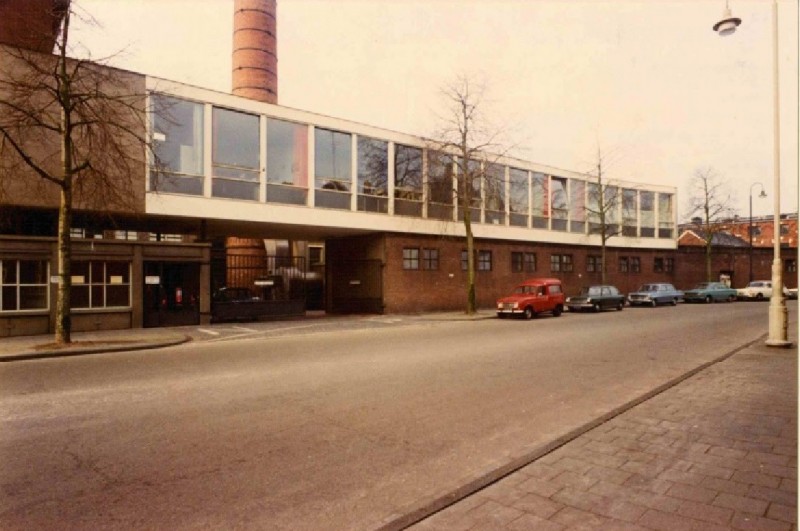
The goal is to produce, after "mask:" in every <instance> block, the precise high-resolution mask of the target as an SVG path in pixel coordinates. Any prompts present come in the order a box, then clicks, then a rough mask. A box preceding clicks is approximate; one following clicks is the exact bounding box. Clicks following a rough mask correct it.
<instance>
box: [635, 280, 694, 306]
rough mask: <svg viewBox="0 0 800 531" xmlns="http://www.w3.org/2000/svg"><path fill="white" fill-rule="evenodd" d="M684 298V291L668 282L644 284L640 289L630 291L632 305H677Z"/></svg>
mask: <svg viewBox="0 0 800 531" xmlns="http://www.w3.org/2000/svg"><path fill="white" fill-rule="evenodd" d="M682 299H683V292H682V291H679V290H677V289H675V286H673V285H672V284H666V283H652V284H643V285H642V286H640V287H639V290H638V291H634V292H632V293H628V304H630V305H631V306H652V307H656V306H657V305H659V304H671V305H673V306H675V305H676V304H678V301H680V300H682Z"/></svg>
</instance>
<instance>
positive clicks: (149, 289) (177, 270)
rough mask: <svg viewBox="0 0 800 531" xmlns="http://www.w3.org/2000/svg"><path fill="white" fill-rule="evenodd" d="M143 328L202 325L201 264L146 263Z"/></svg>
mask: <svg viewBox="0 0 800 531" xmlns="http://www.w3.org/2000/svg"><path fill="white" fill-rule="evenodd" d="M143 317H144V326H145V328H152V327H158V326H185V325H197V324H200V265H199V264H183V263H172V262H145V263H144V315H143Z"/></svg>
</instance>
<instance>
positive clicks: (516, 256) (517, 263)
mask: <svg viewBox="0 0 800 531" xmlns="http://www.w3.org/2000/svg"><path fill="white" fill-rule="evenodd" d="M524 267H525V263H524V258H523V253H517V252H513V251H512V253H511V272H512V273H522V271H523V270H524Z"/></svg>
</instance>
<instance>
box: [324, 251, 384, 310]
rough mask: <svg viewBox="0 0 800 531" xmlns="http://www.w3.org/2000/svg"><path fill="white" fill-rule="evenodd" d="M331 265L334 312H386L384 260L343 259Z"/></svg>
mask: <svg viewBox="0 0 800 531" xmlns="http://www.w3.org/2000/svg"><path fill="white" fill-rule="evenodd" d="M328 268H329V271H328V281H329V282H330V286H331V308H330V311H331V312H332V313H383V269H382V268H383V265H382V264H381V261H380V260H342V261H336V262H333V263H329V264H328Z"/></svg>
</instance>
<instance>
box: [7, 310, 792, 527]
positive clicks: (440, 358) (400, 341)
mask: <svg viewBox="0 0 800 531" xmlns="http://www.w3.org/2000/svg"><path fill="white" fill-rule="evenodd" d="M790 308H791V312H792V313H793V314H794V313H795V311H796V303H790ZM766 329H767V306H766V304H755V303H753V304H747V303H733V304H715V305H679V306H678V307H659V308H656V309H650V308H641V309H639V308H628V309H626V310H624V311H623V312H614V311H611V312H604V313H601V314H578V315H575V314H565V315H563V316H562V317H559V318H552V317H542V318H539V319H536V320H533V321H529V322H526V321H517V320H498V319H489V320H480V321H435V320H426V319H420V318H376V319H373V320H372V322H371V323H370V320H366V319H351V320H347V319H342V320H333V321H317V322H316V324H315V323H307V324H303V325H285V326H282V327H272V328H270V330H264V331H258V330H255V329H253V330H251V331H250V332H246V333H243V334H241V335H240V336H234V337H227V338H226V337H219V338H217V339H218V340H212V341H204V342H199V341H198V342H192V343H189V344H186V345H182V346H179V347H173V348H168V349H163V350H159V351H144V352H131V353H116V354H109V355H98V356H87V357H73V358H61V359H48V360H36V361H22V362H14V363H6V364H2V365H0V419H1V420H0V423H1V424H2V426H1V427H0V528H2V529H55V528H58V529H89V528H91V529H98V528H113V529H129V528H151V529H167V528H169V529H175V528H190V529H196V528H252V529H314V530H318V529H374V528H376V527H378V526H379V524H380V523H381V522H385V521H386V520H387V519H388V518H390V517H391V516H392V515H398V514H401V513H403V512H404V511H406V510H408V509H411V508H414V507H416V505H417V504H418V503H419V502H420V501H421V500H425V499H429V498H430V497H432V496H435V495H437V494H443V493H446V492H448V491H450V490H452V489H454V488H456V487H458V486H460V485H461V484H463V483H464V482H466V481H469V480H470V479H472V478H474V477H476V476H479V475H481V474H482V473H485V472H487V471H489V470H491V469H493V468H495V467H497V466H498V465H501V464H503V463H505V462H507V461H508V460H509V459H512V458H513V457H515V456H518V455H521V454H523V453H525V452H526V451H527V450H528V449H530V448H533V447H535V446H537V445H540V444H543V443H545V442H548V441H550V440H552V439H554V438H555V437H557V436H559V435H561V434H563V433H566V432H568V431H570V430H571V429H573V428H575V427H576V426H579V425H581V424H583V423H585V422H587V421H590V420H592V419H593V418H596V417H597V416H599V415H601V414H603V413H605V412H607V411H609V410H611V409H613V408H614V407H617V406H619V405H621V404H623V403H625V402H627V401H629V400H631V399H633V398H635V397H637V396H639V395H641V394H642V393H645V392H647V391H649V390H651V389H653V388H654V387H656V386H657V385H659V384H662V383H663V382H666V381H668V380H669V379H671V378H673V377H676V376H678V375H680V374H682V373H684V372H686V371H687V370H690V369H693V368H695V367H696V366H698V365H700V364H702V363H704V362H707V361H710V360H713V359H715V358H717V357H719V356H721V355H723V354H725V353H726V352H728V351H730V350H732V349H734V348H737V347H739V346H741V345H742V344H744V343H747V342H749V341H752V340H754V339H756V338H757V337H759V336H760V335H761V334H762V333H764V332H765V331H766ZM201 334H202V332H201Z"/></svg>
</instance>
